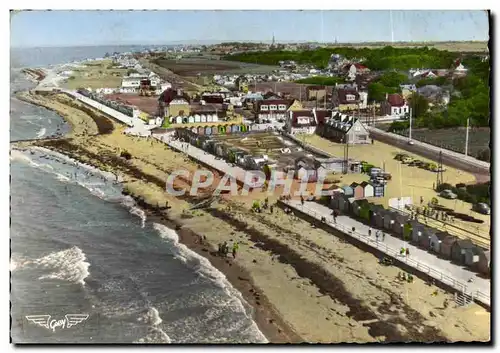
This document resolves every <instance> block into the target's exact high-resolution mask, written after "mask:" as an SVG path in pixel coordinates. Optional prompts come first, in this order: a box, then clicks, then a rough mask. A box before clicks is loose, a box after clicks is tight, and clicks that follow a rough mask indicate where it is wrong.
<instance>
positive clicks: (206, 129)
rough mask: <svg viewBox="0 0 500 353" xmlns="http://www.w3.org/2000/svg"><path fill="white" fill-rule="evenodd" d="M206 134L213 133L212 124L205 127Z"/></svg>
mask: <svg viewBox="0 0 500 353" xmlns="http://www.w3.org/2000/svg"><path fill="white" fill-rule="evenodd" d="M205 135H212V128H211V127H210V126H206V127H205Z"/></svg>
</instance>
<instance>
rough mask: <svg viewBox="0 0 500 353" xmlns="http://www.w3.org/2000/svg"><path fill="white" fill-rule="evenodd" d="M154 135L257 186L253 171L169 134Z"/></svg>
mask: <svg viewBox="0 0 500 353" xmlns="http://www.w3.org/2000/svg"><path fill="white" fill-rule="evenodd" d="M153 137H155V138H157V139H158V140H160V141H163V142H165V143H166V144H167V145H169V146H170V147H172V148H174V149H176V150H177V151H179V152H182V153H185V154H187V155H189V156H191V157H193V158H195V159H196V160H199V161H200V162H202V163H204V164H206V165H208V166H210V167H211V168H213V169H215V170H218V171H219V172H221V173H222V174H227V175H229V176H231V177H233V178H235V179H236V180H237V181H238V182H240V183H242V184H244V185H247V186H248V187H250V188H251V187H255V186H257V185H256V184H255V183H254V182H252V172H251V171H247V170H245V169H243V168H241V167H239V166H236V165H234V166H233V165H230V164H229V163H228V162H226V161H225V160H223V159H216V157H215V156H214V155H213V154H211V153H208V152H206V151H204V150H202V149H200V148H197V147H195V146H193V145H191V144H189V143H187V142H181V141H177V140H174V139H173V138H172V137H171V136H167V135H166V134H162V135H153ZM245 176H246V177H247V179H245Z"/></svg>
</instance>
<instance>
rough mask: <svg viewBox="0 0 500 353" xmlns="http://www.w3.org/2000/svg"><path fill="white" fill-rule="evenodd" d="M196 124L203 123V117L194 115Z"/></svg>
mask: <svg viewBox="0 0 500 353" xmlns="http://www.w3.org/2000/svg"><path fill="white" fill-rule="evenodd" d="M194 122H195V123H201V116H200V115H199V114H195V115H194Z"/></svg>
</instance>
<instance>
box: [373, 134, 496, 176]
mask: <svg viewBox="0 0 500 353" xmlns="http://www.w3.org/2000/svg"><path fill="white" fill-rule="evenodd" d="M368 129H369V131H370V135H371V136H372V137H374V138H375V139H376V140H379V141H382V142H384V143H388V144H390V145H393V146H396V147H399V148H401V149H404V150H407V151H409V152H413V153H418V154H420V155H422V156H424V157H427V158H430V159H433V160H435V161H438V159H439V152H442V156H443V163H444V164H447V165H449V166H451V167H454V168H458V169H461V170H464V171H466V172H469V173H473V174H484V175H489V174H490V163H487V162H484V161H480V160H478V159H476V158H473V157H470V156H465V155H464V154H461V153H457V152H454V151H450V150H447V149H444V148H440V147H436V146H433V145H430V144H428V143H424V142H420V141H417V140H413V145H409V144H408V137H404V136H400V135H396V134H392V133H388V132H385V131H383V130H380V129H377V128H375V127H372V126H370V127H368Z"/></svg>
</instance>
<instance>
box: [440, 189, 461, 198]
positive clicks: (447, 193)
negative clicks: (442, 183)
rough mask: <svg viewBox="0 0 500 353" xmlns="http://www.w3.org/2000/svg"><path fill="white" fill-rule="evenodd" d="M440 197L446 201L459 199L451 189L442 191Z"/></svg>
mask: <svg viewBox="0 0 500 353" xmlns="http://www.w3.org/2000/svg"><path fill="white" fill-rule="evenodd" d="M439 196H441V197H444V198H445V199H449V200H454V199H456V198H457V194H454V193H453V192H452V191H451V190H449V189H446V190H443V191H441V193H440V194H439Z"/></svg>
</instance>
